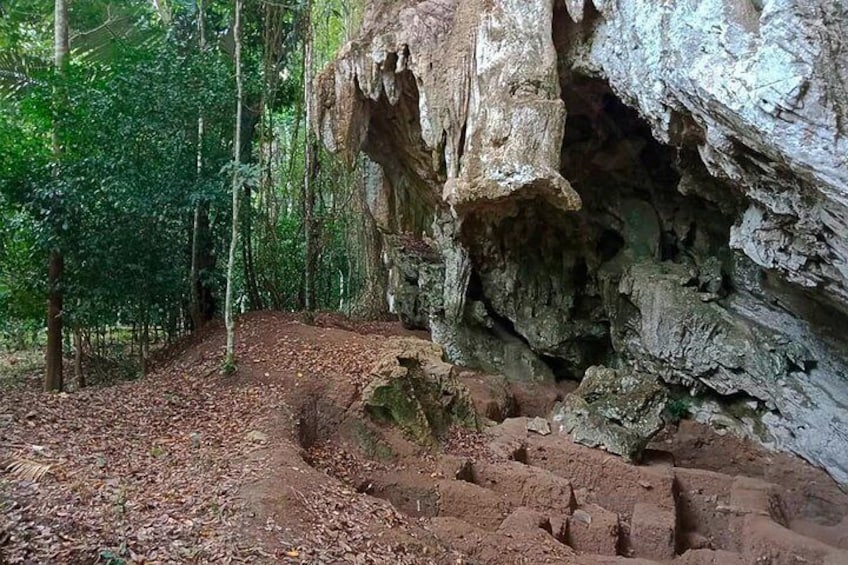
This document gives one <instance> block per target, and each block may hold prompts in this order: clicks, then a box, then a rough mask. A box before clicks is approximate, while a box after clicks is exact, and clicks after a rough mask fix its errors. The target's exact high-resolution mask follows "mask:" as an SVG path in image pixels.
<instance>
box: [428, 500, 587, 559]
mask: <svg viewBox="0 0 848 565" xmlns="http://www.w3.org/2000/svg"><path fill="white" fill-rule="evenodd" d="M531 516H532V515H531V514H527V513H525V511H524V510H521V511H520V513H519V514H518V515H516V516H515V517H514V518H513V517H512V516H510V517H507V519H506V520H505V521H504V522H505V526H504V527H502V528H499V529H498V530H496V531H487V530H486V529H483V528H478V527H476V526H474V525H473V524H470V523H468V522H466V521H465V520H461V519H459V518H455V517H438V518H433V519H432V520H430V523H429V527H428V529H429V530H430V531H431V532H432V533H433V535H434V536H435V537H436V538H437V539H438V540H439V541H440V542H441V543H443V544H445V545H446V546H448V547H450V548H451V549H453V550H454V551H458V552H460V553H462V554H464V555H467V556H468V557H469V558H470V559H471V561H470V562H471V563H480V564H487V565H515V564H527V565H535V564H539V565H548V564H555V563H556V564H562V565H578V564H581V565H582V564H585V563H587V562H586V561H579V560H578V558H577V556H576V555H575V552H574V551H573V550H572V549H571V548H569V547H567V546H566V545H563V544H562V543H560V542H558V541H557V540H556V539H554V537H553V536H552V535H551V534H550V533H548V532H547V531H546V530H544V529H543V528H539V527H533V520H532V519H530V518H531ZM528 520H529V521H528Z"/></svg>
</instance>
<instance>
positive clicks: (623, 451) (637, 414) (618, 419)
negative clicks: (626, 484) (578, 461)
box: [551, 366, 667, 461]
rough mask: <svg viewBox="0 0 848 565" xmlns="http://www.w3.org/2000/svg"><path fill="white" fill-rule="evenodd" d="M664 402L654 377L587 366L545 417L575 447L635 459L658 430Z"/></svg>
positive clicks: (664, 392)
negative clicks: (572, 388) (570, 390)
mask: <svg viewBox="0 0 848 565" xmlns="http://www.w3.org/2000/svg"><path fill="white" fill-rule="evenodd" d="M666 402H667V394H666V391H665V388H664V387H663V386H662V385H661V384H660V383H659V382H658V381H657V379H656V378H655V377H652V376H650V375H647V374H645V373H636V372H631V371H618V370H615V369H610V368H608V367H601V366H593V367H589V369H587V370H586V374H585V376H584V377H583V381H582V382H581V383H580V386H579V387H578V388H577V390H576V391H574V392H573V393H571V394H570V395H568V396H567V397H566V399H565V402H563V403H561V404H559V405H557V406H556V407H555V408H554V411H553V415H552V418H551V419H552V420H553V422H554V428H555V430H556V431H557V432H558V433H560V434H568V435H569V436H571V438H572V439H573V440H574V441H576V442H578V443H582V444H583V445H587V446H589V447H602V448H604V449H606V450H607V451H609V452H611V453H616V454H618V455H621V456H622V457H624V458H625V459H626V460H628V461H629V460H638V459H639V458H640V456H641V453H642V450H643V449H644V448H645V446H646V445H647V444H648V442H649V441H650V440H651V438H652V437H653V436H654V435H656V434H657V432H659V431H660V430H661V429H662V428H663V419H662V412H663V410H664V409H665V405H666Z"/></svg>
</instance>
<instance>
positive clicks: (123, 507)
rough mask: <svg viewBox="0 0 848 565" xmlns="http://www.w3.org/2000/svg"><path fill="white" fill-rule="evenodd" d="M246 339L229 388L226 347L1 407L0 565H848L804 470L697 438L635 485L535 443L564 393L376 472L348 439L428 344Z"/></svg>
mask: <svg viewBox="0 0 848 565" xmlns="http://www.w3.org/2000/svg"><path fill="white" fill-rule="evenodd" d="M237 335H238V347H237V356H238V359H239V368H238V372H237V373H236V374H235V375H233V376H229V377H225V376H222V375H220V374H219V371H218V369H219V366H220V361H221V357H222V349H223V347H224V334H223V331H222V329H220V328H212V329H210V330H209V331H208V332H207V334H206V335H205V336H203V339H198V340H189V341H186V342H184V343H182V344H181V345H180V346H179V347H174V348H172V350H170V351H168V352H167V355H166V356H165V357H166V358H167V360H166V361H163V362H161V363H160V364H158V366H157V368H155V369H154V371H153V372H152V373H151V374H150V375H148V376H147V377H145V378H142V379H139V380H136V381H131V382H126V383H122V384H118V385H114V386H108V387H98V388H95V387H92V388H88V389H84V390H82V391H78V392H74V393H71V394H45V393H41V392H38V391H37V390H35V387H36V386H37V383H36V382H34V381H33V383H31V385H32V386H22V387H16V388H10V389H5V390H0V394H2V396H0V463H2V465H3V468H2V469H0V563H63V564H64V563H67V564H75V563H80V564H82V563H85V564H91V563H108V564H110V565H119V564H123V563H139V564H140V563H212V562H214V563H241V562H245V563H286V562H291V563H301V562H306V563H342V562H348V563H452V564H459V563H504V564H507V563H573V564H590V563H617V562H618V560H622V561H623V562H625V563H631V562H632V563H634V564H635V563H642V564H645V563H655V562H668V561H671V560H674V562H675V563H678V562H680V563H688V564H690V565H697V564H702V563H703V564H707V563H716V564H718V563H729V564H732V563H740V564H741V563H749V562H750V563H755V562H756V563H769V564H778V563H795V562H799V563H800V562H807V563H816V562H821V563H828V564H832V565H837V564H838V563H848V559H846V560H844V561H843V560H842V559H844V558H845V557H846V556H848V553H845V552H844V551H843V550H844V549H848V520H846V519H845V517H846V516H848V495H846V494H845V493H843V492H842V491H841V490H840V489H839V488H838V487H837V486H836V485H835V483H834V482H833V481H832V480H830V479H829V478H828V477H827V475H825V474H824V473H823V472H821V471H819V470H817V469H815V468H813V467H811V466H810V465H807V464H805V463H804V462H802V461H800V460H798V459H796V458H793V457H790V456H787V455H779V454H774V453H771V452H767V451H765V450H763V449H762V448H759V447H756V446H754V445H751V444H749V443H747V442H744V441H741V440H738V439H735V438H732V437H729V436H719V435H717V434H715V433H714V432H712V431H711V430H708V429H706V428H703V427H702V426H699V425H696V424H694V423H691V422H686V421H684V422H682V423H681V425H680V426H679V427H675V428H674V429H671V430H668V431H667V432H666V433H665V434H664V435H663V436H662V437H661V438H659V439H657V440H656V441H655V443H654V445H653V446H652V447H653V448H654V449H653V450H652V452H651V456H650V457H649V460H648V461H647V463H646V464H644V465H642V466H633V465H628V464H626V463H623V462H622V461H620V460H619V459H618V458H616V457H613V456H611V455H609V454H606V453H604V452H601V451H597V450H591V449H588V448H585V447H582V446H577V445H575V444H572V443H571V442H569V441H568V440H567V439H566V438H562V437H554V436H542V435H537V434H532V433H528V432H527V426H526V424H527V419H526V416H534V415H537V414H535V413H534V412H538V413H543V412H544V411H545V410H547V408H548V406H547V404H549V403H552V402H553V401H554V400H555V399H556V398H557V397H561V395H562V394H563V393H564V392H567V389H563V388H548V389H539V390H533V391H530V393H529V394H528V392H527V391H526V390H525V391H523V393H521V391H517V393H516V398H524V399H525V400H524V402H523V407H522V408H521V409H520V412H519V413H512V414H502V416H516V417H513V418H508V419H506V420H505V421H504V422H503V423H502V424H500V425H492V426H491V427H489V428H488V429H486V430H484V431H481V432H473V431H468V430H462V429H453V430H451V432H450V434H449V436H448V437H447V438H446V440H445V441H444V442H443V444H442V445H441V447H440V448H439V449H436V450H424V449H422V448H419V447H417V446H415V445H414V444H412V443H411V442H408V441H406V440H405V438H403V437H402V435H401V434H400V433H399V432H397V431H396V430H394V431H393V430H391V429H386V430H384V431H385V434H384V435H383V436H382V437H381V439H380V441H381V442H386V443H387V444H390V445H391V447H392V456H391V457H388V458H387V457H371V458H369V457H366V456H365V455H364V454H363V451H362V450H361V449H357V448H356V446H355V445H352V444H351V443H350V442H349V438H350V437H351V433H350V429H344V428H350V426H351V422H353V423H355V422H356V420H355V419H351V417H350V415H351V413H352V411H355V410H356V406H357V401H358V399H359V396H360V392H361V390H362V388H363V386H364V385H365V384H367V383H368V381H369V378H370V377H369V375H370V373H371V368H372V366H373V364H374V362H375V359H377V358H378V356H379V354H380V352H381V351H383V350H384V348H385V347H386V344H387V343H388V342H390V341H391V340H393V339H394V338H396V337H397V336H413V337H424V338H425V337H426V336H423V335H421V334H420V333H418V334H416V333H414V332H409V331H406V330H404V329H402V328H401V327H400V326H399V325H398V324H395V323H376V322H375V323H354V322H350V321H347V320H344V319H342V318H341V317H338V316H329V315H326V316H325V315H320V316H318V317H317V318H316V319H315V320H314V323H313V324H312V325H307V324H304V323H301V322H300V321H299V318H298V317H297V316H295V315H284V314H272V313H255V314H250V315H247V316H245V317H243V318H242V319H241V320H240V321H239V325H238V334H237ZM165 357H163V358H165ZM472 392H474V393H475V394H478V393H479V391H477V392H475V391H473V390H472ZM479 394H483V395H484V396H485V393H479ZM522 394H523V397H522ZM534 399H535V400H534ZM475 400H477V399H475ZM483 400H484V401H489V400H491V399H483ZM521 404H522V402H519V405H521ZM499 419H502V418H499ZM493 424H494V423H493ZM669 516H670V518H669ZM663 528H665V530H664V529H663ZM669 528H670V530H669ZM669 535H670V538H669ZM566 543H567V544H568V545H566ZM687 550H688V551H687ZM684 552H685V554H684ZM616 554H618V555H619V556H634V555H635V556H638V557H650V558H651V559H652V560H641V561H640V560H638V559H632V560H631V559H625V557H613V556H615V555H616ZM681 554H683V555H682V556H681ZM784 555H785V556H787V557H786V559H784V558H783V557H782V556H784ZM763 556H766V557H768V558H769V559H771V560H770V561H763V560H762V559H761V558H762V557H763ZM737 557H738V559H739V560H738V561H734V560H735V559H737ZM796 557H797V558H798V559H806V561H792V560H790V559H795V558H796ZM758 559H759V561H758Z"/></svg>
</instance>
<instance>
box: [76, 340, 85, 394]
mask: <svg viewBox="0 0 848 565" xmlns="http://www.w3.org/2000/svg"><path fill="white" fill-rule="evenodd" d="M74 376H75V377H76V380H77V388H85V373H83V371H82V330H81V329H80V328H79V327H76V328H74Z"/></svg>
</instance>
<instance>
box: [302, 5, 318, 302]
mask: <svg viewBox="0 0 848 565" xmlns="http://www.w3.org/2000/svg"><path fill="white" fill-rule="evenodd" d="M304 28H305V29H304V40H303V49H304V57H303V61H304V63H303V103H304V107H305V108H306V131H305V135H304V139H305V140H306V141H305V142H306V146H305V148H304V149H305V151H304V156H305V157H304V161H305V162H304V167H303V232H304V239H305V243H306V265H305V267H304V270H303V271H304V273H303V300H304V306H305V308H306V311H307V312H311V311H312V310H314V309H315V306H316V305H315V267H316V257H317V254H318V253H317V251H318V250H317V245H316V244H317V240H316V234H315V186H314V181H315V171H316V170H317V163H316V151H315V145H314V143H313V142H312V65H313V63H312V59H313V45H312V39H313V38H312V0H307V2H306V18H305V21H304Z"/></svg>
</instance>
